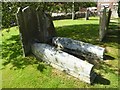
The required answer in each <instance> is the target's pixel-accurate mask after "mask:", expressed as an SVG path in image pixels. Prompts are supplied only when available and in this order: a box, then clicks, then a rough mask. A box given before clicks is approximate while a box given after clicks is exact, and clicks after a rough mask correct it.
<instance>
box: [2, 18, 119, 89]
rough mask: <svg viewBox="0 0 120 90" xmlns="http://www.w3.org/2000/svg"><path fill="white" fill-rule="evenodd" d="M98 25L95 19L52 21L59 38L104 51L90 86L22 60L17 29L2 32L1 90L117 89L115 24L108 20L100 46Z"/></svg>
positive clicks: (32, 60)
mask: <svg viewBox="0 0 120 90" xmlns="http://www.w3.org/2000/svg"><path fill="white" fill-rule="evenodd" d="M98 24H99V21H98V17H91V18H90V20H88V21H86V20H85V19H83V18H82V19H77V20H74V21H73V20H70V19H68V20H67V19H66V20H56V21H54V26H55V28H56V30H57V35H58V36H61V37H69V38H73V39H76V40H81V41H84V42H89V43H92V44H95V45H99V46H102V47H106V49H107V53H106V60H105V61H101V62H99V63H97V65H95V66H96V67H95V69H94V70H95V71H96V72H97V74H99V76H98V77H97V78H96V79H95V81H94V84H93V85H89V84H86V83H84V82H82V81H80V80H78V79H76V78H74V77H72V76H69V75H67V74H66V73H64V72H61V71H59V70H56V69H54V68H52V67H51V66H49V65H47V64H45V63H44V62H39V61H38V60H36V58H35V57H33V56H29V57H23V54H22V47H21V43H20V42H21V41H20V37H19V31H18V27H12V28H10V30H8V29H4V30H2V45H1V42H0V46H2V50H1V52H2V66H1V65H0V67H1V71H2V88H117V87H118V45H119V44H118V40H117V35H118V30H117V24H116V22H113V21H112V20H111V23H110V27H109V28H110V30H109V35H107V38H106V39H105V40H104V41H103V42H99V41H98V29H99V25H98ZM0 32H1V31H0ZM0 39H1V38H0ZM0 62H1V60H0ZM0 73H1V72H0Z"/></svg>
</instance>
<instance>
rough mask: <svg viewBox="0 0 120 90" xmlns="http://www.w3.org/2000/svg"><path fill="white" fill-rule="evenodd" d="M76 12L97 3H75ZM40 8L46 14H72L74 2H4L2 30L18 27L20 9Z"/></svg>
mask: <svg viewBox="0 0 120 90" xmlns="http://www.w3.org/2000/svg"><path fill="white" fill-rule="evenodd" d="M74 4H75V7H74V10H75V11H78V10H79V7H91V6H96V3H95V2H75V3H74ZM26 6H32V7H33V8H37V7H38V6H39V7H40V8H41V9H42V10H43V11H45V12H49V13H50V12H51V13H52V12H65V13H68V12H71V10H72V2H39V3H38V2H3V3H2V28H8V27H11V26H15V25H16V17H15V15H16V12H17V9H18V7H22V8H24V7H26Z"/></svg>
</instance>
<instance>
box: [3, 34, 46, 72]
mask: <svg viewBox="0 0 120 90" xmlns="http://www.w3.org/2000/svg"><path fill="white" fill-rule="evenodd" d="M2 58H3V63H2V65H3V66H6V65H8V64H12V67H11V69H12V68H14V69H24V68H25V67H26V66H28V65H33V64H37V66H38V67H37V69H38V70H39V71H41V72H42V71H43V69H44V68H46V67H45V65H44V64H41V62H40V61H38V60H36V58H35V57H34V56H33V55H30V56H28V57H23V51H22V45H21V41H20V37H19V35H12V36H11V38H9V39H7V40H6V41H3V42H2Z"/></svg>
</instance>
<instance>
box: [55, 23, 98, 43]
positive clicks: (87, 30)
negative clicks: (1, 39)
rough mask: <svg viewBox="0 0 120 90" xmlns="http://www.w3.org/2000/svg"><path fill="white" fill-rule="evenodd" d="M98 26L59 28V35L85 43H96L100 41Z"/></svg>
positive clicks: (82, 25) (85, 25)
mask: <svg viewBox="0 0 120 90" xmlns="http://www.w3.org/2000/svg"><path fill="white" fill-rule="evenodd" d="M98 28H99V26H98V24H80V25H71V26H62V27H57V28H56V30H57V35H58V36H60V37H68V38H72V39H76V40H81V41H85V42H91V43H96V42H97V39H98Z"/></svg>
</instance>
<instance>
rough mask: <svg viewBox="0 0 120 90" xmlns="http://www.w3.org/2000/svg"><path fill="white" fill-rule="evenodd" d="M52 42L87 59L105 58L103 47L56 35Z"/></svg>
mask: <svg viewBox="0 0 120 90" xmlns="http://www.w3.org/2000/svg"><path fill="white" fill-rule="evenodd" d="M52 43H53V44H55V45H56V46H57V47H59V48H62V49H63V50H65V51H67V52H70V53H73V54H76V55H80V56H83V57H85V58H86V59H90V60H91V59H92V60H93V59H100V60H103V54H104V51H105V49H104V48H102V47H99V46H96V45H92V44H89V43H84V42H82V41H78V40H73V39H70V38H64V37H54V38H53V39H52Z"/></svg>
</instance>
